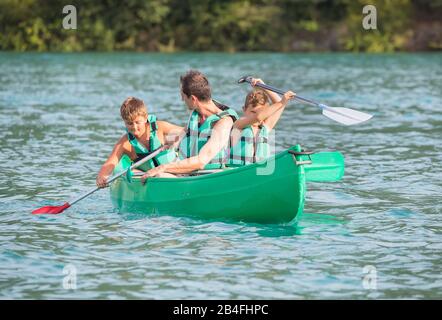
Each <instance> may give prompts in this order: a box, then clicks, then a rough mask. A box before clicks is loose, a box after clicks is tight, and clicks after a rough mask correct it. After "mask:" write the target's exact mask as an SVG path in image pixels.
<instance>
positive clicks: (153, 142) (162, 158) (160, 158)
mask: <svg viewBox="0 0 442 320" xmlns="http://www.w3.org/2000/svg"><path fill="white" fill-rule="evenodd" d="M156 120H157V118H156V116H154V115H152V114H150V115H149V116H148V117H147V123H148V124H149V126H150V137H149V149H147V148H146V147H145V146H144V145H143V144H142V143H140V142H139V141H138V140H137V138H136V137H135V136H134V135H133V134H132V133H130V132H129V131H127V129H126V131H127V139H128V140H129V142H130V144H131V145H132V147H133V148H134V149H135V153H136V154H137V159H136V160H135V161H134V162H137V161H140V160H141V159H143V158H145V157H147V156H148V155H149V154H150V153H151V152H152V151H153V150H155V149H157V148H159V147H161V146H162V144H161V142H160V139H159V138H158V135H157V130H158V125H157V121H156ZM176 157H177V156H176V153H175V152H174V151H173V150H164V151H162V152H160V153H159V154H158V155H157V156H156V157H154V158H152V159H150V160H148V161H147V162H146V163H144V164H142V165H141V166H140V167H138V169H139V170H143V171H147V170H149V169H152V168H155V167H158V166H159V165H162V164H166V163H170V162H172V161H174V160H175V159H176Z"/></svg>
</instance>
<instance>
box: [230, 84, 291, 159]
mask: <svg viewBox="0 0 442 320" xmlns="http://www.w3.org/2000/svg"><path fill="white" fill-rule="evenodd" d="M257 83H262V84H264V82H263V81H262V80H261V79H255V78H253V79H252V81H251V85H252V86H253V87H254V86H255V85H256V84H257ZM294 97H295V93H293V92H292V91H287V92H286V93H285V94H284V95H283V97H282V99H281V98H280V97H279V95H277V94H276V93H274V92H272V91H270V90H263V89H253V90H252V91H250V92H249V93H248V94H247V96H246V100H245V103H244V106H243V111H244V115H243V116H242V117H241V118H240V119H238V120H237V121H236V122H235V123H234V125H233V128H232V133H231V136H230V150H229V155H228V158H229V160H228V166H243V165H247V164H250V163H254V162H257V161H260V160H263V159H266V158H268V157H269V156H270V148H269V144H268V139H269V132H270V131H271V130H272V129H273V128H274V127H275V125H276V124H277V122H278V121H279V118H280V117H281V115H282V112H283V111H284V109H285V107H286V105H287V103H288V102H289V101H290V100H291V99H293V98H294ZM270 100H271V103H270Z"/></svg>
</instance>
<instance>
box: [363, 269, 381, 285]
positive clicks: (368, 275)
mask: <svg viewBox="0 0 442 320" xmlns="http://www.w3.org/2000/svg"><path fill="white" fill-rule="evenodd" d="M362 273H363V274H364V277H363V278H362V287H363V288H364V289H366V290H376V289H377V288H378V273H377V270H376V267H375V266H372V265H368V266H365V267H364V268H362Z"/></svg>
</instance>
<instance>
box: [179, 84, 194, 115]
mask: <svg viewBox="0 0 442 320" xmlns="http://www.w3.org/2000/svg"><path fill="white" fill-rule="evenodd" d="M180 92H181V100H183V101H184V103H185V104H186V106H187V108H188V109H189V110H195V105H194V103H193V102H192V98H191V97H188V96H186V94H185V93H184V92H183V88H182V87H181V89H180Z"/></svg>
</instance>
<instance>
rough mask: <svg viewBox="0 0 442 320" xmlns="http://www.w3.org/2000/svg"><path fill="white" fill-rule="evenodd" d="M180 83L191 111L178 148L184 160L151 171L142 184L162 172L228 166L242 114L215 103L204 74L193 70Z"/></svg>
mask: <svg viewBox="0 0 442 320" xmlns="http://www.w3.org/2000/svg"><path fill="white" fill-rule="evenodd" d="M180 80H181V90H180V91H181V99H182V100H183V101H184V103H185V104H186V106H187V108H188V110H190V111H191V115H190V118H189V121H188V122H187V125H186V127H185V133H184V134H183V136H182V139H181V141H180V144H179V148H178V155H179V157H180V159H181V160H180V161H176V162H173V163H167V164H164V165H160V166H158V167H156V168H153V169H151V170H149V171H148V172H146V174H144V175H143V177H142V181H145V180H146V179H147V178H148V177H154V176H156V175H157V174H158V173H170V174H182V173H189V172H192V171H195V170H201V169H217V168H222V167H224V166H225V164H226V163H227V160H228V159H227V153H228V150H227V148H228V142H229V137H230V131H231V129H232V126H233V122H234V121H236V119H237V118H238V115H237V114H236V112H235V111H234V110H233V109H230V108H228V107H227V106H225V105H222V104H219V103H217V102H215V101H214V100H212V92H211V91H212V90H211V87H210V84H209V81H208V80H207V77H206V76H205V75H204V74H202V73H201V72H199V71H196V70H190V71H188V72H187V73H186V74H185V75H183V76H181V78H180Z"/></svg>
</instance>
